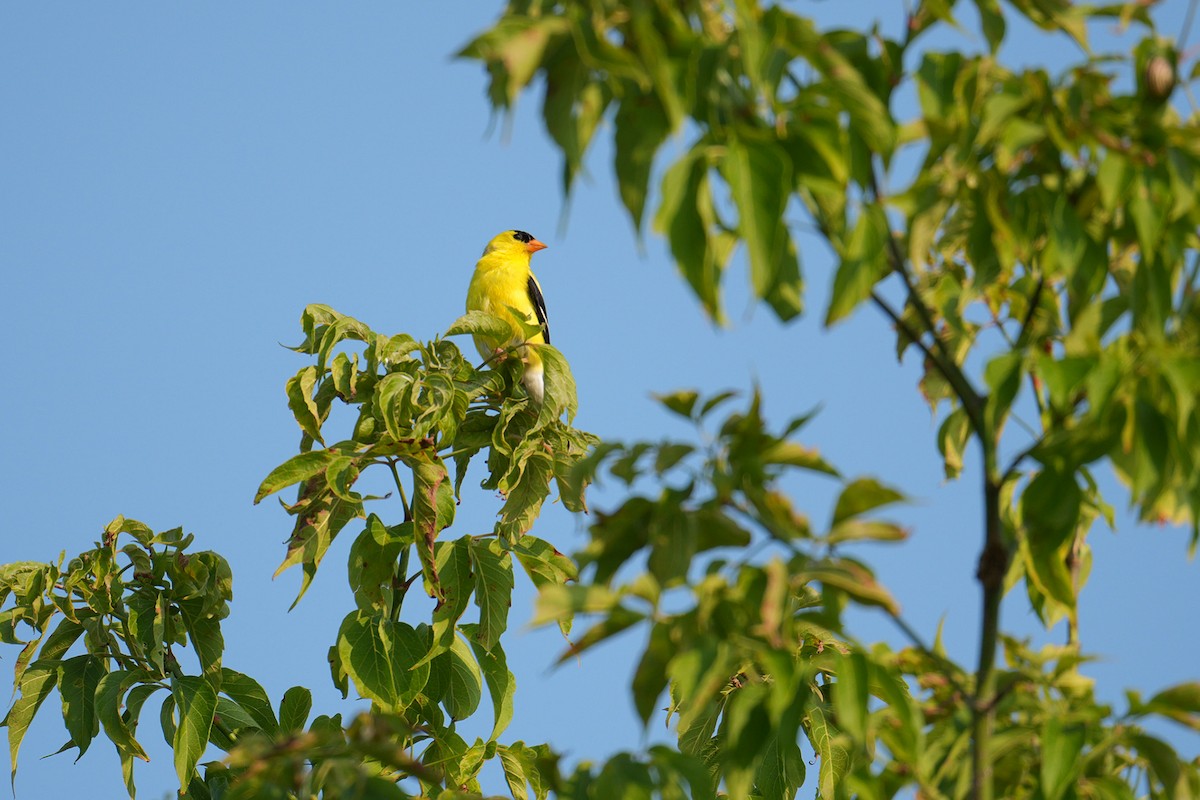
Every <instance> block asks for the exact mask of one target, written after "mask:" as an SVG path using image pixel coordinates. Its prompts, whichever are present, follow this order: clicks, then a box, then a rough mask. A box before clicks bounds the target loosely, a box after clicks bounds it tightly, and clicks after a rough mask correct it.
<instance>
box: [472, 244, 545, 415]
mask: <svg viewBox="0 0 1200 800" xmlns="http://www.w3.org/2000/svg"><path fill="white" fill-rule="evenodd" d="M545 248H546V245H544V244H542V243H541V242H539V241H538V240H537V239H535V238H533V237H532V236H530V235H529V234H528V233H526V232H525V231H505V232H504V233H501V234H499V235H498V236H496V237H495V238H493V239H492V240H491V241H490V242H488V245H487V247H486V248H484V250H483V257H482V258H480V259H479V261H478V262H476V264H475V274H474V275H472V276H471V285H470V286H469V287H468V288H467V311H483V312H485V313H488V314H491V315H492V316H496V317H500V318H501V319H505V320H508V321H509V322H511V323H512V324H513V327H514V328H516V329H518V331H519V329H520V326H519V325H518V324H517V318H516V316H515V315H514V314H513V310H514V309H515V310H516V311H518V312H520V313H521V314H522V315H524V318H525V319H524V320H523V321H524V322H526V323H528V324H532V325H541V326H542V330H541V332H540V333H535V334H534V335H532V336H530V337H529V338H528V339H526V338H524V336H521V335H520V334H518V338H514V339H512V340H510V341H507V342H500V341H496V340H495V339H493V338H491V337H488V336H480V335H476V336H475V346H476V347H478V348H479V352H480V353H481V354H482V355H483V357H484V358H491V357H492V356H493V355H495V353H496V351H497V350H500V349H503V348H506V347H511V346H513V345H522V347H521V348H520V350H519V351H518V352H519V354H520V356H521V360H522V361H524V362H525V373H524V375H523V376H522V377H521V382H522V383H523V384H525V389H526V390H527V391H528V392H529V396H530V397H532V398H533V400H534V402H535V403H538V404H539V405H540V404H541V402H542V398H543V396H544V394H545V388H544V382H543V380H544V379H543V373H542V359H541V358H540V357H539V356H538V354H537V348H536V347H527V346H524V345H527V344H535V345H537V344H542V343H545V344H550V326H549V324H548V323H547V321H546V301H545V300H544V299H543V298H542V287H541V285H540V284H539V283H538V281H537V278H535V277H534V276H533V273H532V272H531V271H530V269H529V259H530V257H531V256H532V255H533V254H534V253H536V252H537V251H538V250H544V249H545Z"/></svg>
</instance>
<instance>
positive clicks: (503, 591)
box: [470, 539, 513, 650]
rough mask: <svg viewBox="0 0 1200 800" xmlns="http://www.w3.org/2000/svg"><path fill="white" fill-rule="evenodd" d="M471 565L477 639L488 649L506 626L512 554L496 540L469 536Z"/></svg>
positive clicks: (510, 586)
mask: <svg viewBox="0 0 1200 800" xmlns="http://www.w3.org/2000/svg"><path fill="white" fill-rule="evenodd" d="M470 552H471V565H472V567H473V570H474V572H475V605H477V606H478V607H479V628H478V629H477V631H476V632H475V636H476V638H475V639H473V640H472V641H474V642H477V643H478V644H479V645H481V646H482V647H483V649H484V650H491V649H492V647H493V646H495V644H496V642H498V641H500V635H501V634H502V633H504V631H505V629H506V628H507V627H508V609H509V608H510V607H511V606H512V590H513V570H512V557H511V556H510V555H509V554H508V553H507V552H505V551H504V549H503V547H502V546H501V544H500V542H499V541H498V540H497V539H472V540H471V545H470Z"/></svg>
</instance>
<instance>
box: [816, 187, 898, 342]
mask: <svg viewBox="0 0 1200 800" xmlns="http://www.w3.org/2000/svg"><path fill="white" fill-rule="evenodd" d="M890 235H891V234H890V232H889V231H888V224H887V217H886V216H884V213H883V209H882V208H881V207H880V206H879V205H878V204H875V203H872V204H871V205H868V206H866V207H865V208H863V210H862V213H860V214H859V216H858V221H857V222H856V223H855V225H854V230H853V232H851V234H850V239H849V241H848V242H847V243H846V249H845V252H844V253H843V254H842V256H841V258H840V259H839V261H838V268H837V273H836V274H835V275H834V278H833V290H832V293H831V294H830V296H829V307H828V308H827V309H826V311H825V325H826V326H829V325H832V324H833V323H835V322H837V321H838V320H840V319H842V318H843V317H846V316H848V315H849V314H850V312H851V311H853V310H854V309H855V308H857V307H858V304H859V303H861V302H863V301H864V300H866V299H867V298H868V297H870V296H871V292H872V291H874V289H875V284H877V283H878V282H879V281H881V280H883V279H884V278H885V277H887V275H888V274H889V272H890V271H891V265H890V264H889V262H888V257H887V242H888V237H889V236H890Z"/></svg>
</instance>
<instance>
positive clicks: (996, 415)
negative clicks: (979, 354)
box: [983, 352, 1025, 432]
mask: <svg viewBox="0 0 1200 800" xmlns="http://www.w3.org/2000/svg"><path fill="white" fill-rule="evenodd" d="M1024 363H1025V357H1024V355H1023V354H1022V353H1019V352H1011V353H1004V354H1003V355H999V356H996V357H995V358H993V359H992V360H991V361H989V362H988V363H987V366H986V367H985V368H984V371H983V379H984V381H985V382H986V383H987V385H988V388H989V389H990V390H991V392H990V393H989V394H988V397H987V405H986V406H985V407H984V410H983V420H984V424H985V425H987V428H988V430H989V431H996V432H999V431H1000V429H1001V427H1002V426H1003V425H1004V420H1005V418H1006V417H1007V416H1008V410H1009V408H1010V407H1011V406H1012V402H1013V399H1014V398H1015V397H1016V396H1017V390H1018V389H1020V388H1021V373H1022V370H1023V368H1024Z"/></svg>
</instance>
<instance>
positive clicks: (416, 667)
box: [338, 612, 430, 713]
mask: <svg viewBox="0 0 1200 800" xmlns="http://www.w3.org/2000/svg"><path fill="white" fill-rule="evenodd" d="M429 640H430V636H429V629H428V628H425V629H424V630H423V631H418V630H416V629H415V628H413V627H412V626H410V625H408V624H407V623H404V622H393V621H392V620H390V619H388V618H386V617H384V616H381V615H379V614H364V613H362V612H354V613H352V614H350V615H348V616H347V617H346V619H345V620H344V621H343V622H342V626H341V629H340V630H339V631H338V655H339V656H341V659H342V665H343V666H344V667H345V670H346V673H347V674H348V675H349V676H350V679H351V680H352V681H354V686H355V688H357V689H358V692H359V694H361V695H362V696H363V697H366V698H369V699H371V700H374V701H375V702H376V703H378V704H379V705H380V706H381V707H382V708H383V710H385V711H388V712H392V713H400V712H402V711H404V709H405V708H407V707H408V706H409V705H410V704H411V703H412V702H413V700H415V699H416V697H417V695H418V694H420V692H421V689H423V688H424V687H425V682H426V681H427V680H429V663H428V662H425V663H424V664H421V663H420V662H421V661H422V660H423V659H424V657H425V654H426V653H428V652H429V647H430V641H429Z"/></svg>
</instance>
